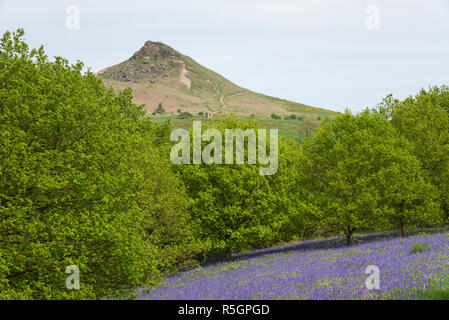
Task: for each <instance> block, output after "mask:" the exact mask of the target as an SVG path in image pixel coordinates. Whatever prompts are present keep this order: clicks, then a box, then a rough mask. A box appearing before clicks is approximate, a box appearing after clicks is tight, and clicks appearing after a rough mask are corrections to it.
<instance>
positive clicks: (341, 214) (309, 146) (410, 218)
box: [302, 110, 438, 245]
mask: <svg viewBox="0 0 449 320" xmlns="http://www.w3.org/2000/svg"><path fill="white" fill-rule="evenodd" d="M408 149H409V144H408V142H407V140H406V139H404V138H403V137H401V136H400V135H399V134H398V133H397V132H396V130H395V129H394V127H393V126H392V125H391V123H390V122H389V121H388V120H387V119H386V118H385V117H383V116H382V115H380V114H378V113H376V112H370V111H368V110H366V111H364V112H362V113H361V114H359V115H356V116H354V115H352V114H350V113H349V112H346V113H344V114H342V115H339V116H337V117H336V121H335V122H325V123H324V124H323V125H322V127H321V128H320V130H319V131H318V133H317V135H316V136H315V137H313V138H312V139H309V140H307V141H306V143H305V157H306V159H307V161H306V162H305V163H304V167H303V169H302V170H304V171H303V172H304V174H305V177H306V179H305V187H308V188H310V191H311V193H312V194H314V197H312V198H311V200H312V203H314V204H315V205H316V206H317V207H319V208H321V209H322V212H321V215H322V216H321V219H320V221H321V225H320V228H321V229H322V230H323V231H324V232H328V233H332V232H341V233H343V234H344V236H345V237H346V239H347V244H348V245H352V244H353V242H354V232H356V231H367V230H376V229H381V228H385V227H387V226H388V223H390V222H391V221H396V222H400V221H401V219H402V221H404V223H405V221H406V222H408V223H417V222H418V221H417V219H414V218H415V217H416V216H418V215H419V212H422V211H423V210H424V211H426V214H427V218H429V219H424V218H423V219H421V220H420V222H423V220H425V222H431V221H434V220H435V219H430V217H432V218H433V217H434V215H438V211H433V210H432V209H433V208H434V206H433V203H432V201H431V200H429V201H430V202H429V203H428V204H427V205H424V206H422V205H421V202H426V201H428V199H426V196H428V195H429V194H431V192H430V191H431V190H432V189H431V187H430V186H429V185H428V184H427V183H426V182H425V179H424V177H423V176H422V171H421V170H420V166H419V162H418V160H417V159H416V158H415V157H414V156H413V155H411V154H410V152H409V151H408ZM404 186H407V189H405V190H404V189H401V188H402V187H404ZM423 191H425V192H423ZM423 207H424V208H423ZM404 210H405V211H404Z"/></svg>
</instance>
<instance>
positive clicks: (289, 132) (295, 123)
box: [154, 115, 321, 143]
mask: <svg viewBox="0 0 449 320" xmlns="http://www.w3.org/2000/svg"><path fill="white" fill-rule="evenodd" d="M238 118H241V119H252V120H254V121H257V122H258V123H259V124H260V127H261V128H263V129H267V130H268V129H278V130H279V136H282V137H286V138H288V139H292V140H295V141H297V142H298V143H301V142H302V141H303V139H304V138H305V137H307V135H311V134H313V133H314V132H315V131H316V130H318V128H319V126H320V123H321V121H318V120H316V119H314V118H312V119H305V120H303V121H300V120H285V119H260V118H257V117H238ZM154 120H155V121H157V122H160V123H162V122H165V121H167V120H170V121H171V125H172V127H173V128H182V129H186V130H188V129H189V128H191V126H192V122H193V121H198V120H201V121H203V122H210V121H214V119H213V120H208V119H204V117H203V116H198V115H195V116H192V117H191V118H190V119H180V118H178V117H177V116H157V117H155V118H154ZM215 120H216V119H215Z"/></svg>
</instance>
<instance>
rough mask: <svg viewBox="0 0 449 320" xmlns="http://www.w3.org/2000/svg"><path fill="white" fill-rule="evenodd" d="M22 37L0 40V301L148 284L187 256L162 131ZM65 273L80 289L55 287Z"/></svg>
mask: <svg viewBox="0 0 449 320" xmlns="http://www.w3.org/2000/svg"><path fill="white" fill-rule="evenodd" d="M23 34H24V33H23V30H18V31H17V32H16V33H14V34H11V33H10V32H7V33H5V35H4V36H3V38H2V39H1V42H0V70H1V72H0V299H1V298H2V299H69V298H76V299H87V298H88V299H91V298H96V297H101V296H106V295H111V294H117V293H118V292H119V291H123V289H125V288H132V287H134V286H137V285H141V284H151V283H155V282H156V281H157V280H158V279H159V278H160V276H161V274H162V273H164V272H166V271H168V270H169V269H170V268H171V267H173V266H176V265H181V264H183V263H184V262H186V260H189V259H191V258H192V254H194V252H195V250H194V247H195V243H194V240H193V239H192V237H191V230H190V225H189V221H190V217H189V214H188V212H187V207H188V205H189V200H188V198H186V197H185V196H184V194H185V193H184V192H183V191H182V190H183V186H182V184H181V183H180V182H179V180H178V179H177V178H176V176H175V175H174V173H173V172H172V170H171V168H172V167H171V163H170V162H169V160H168V159H167V156H166V154H167V153H166V147H164V146H163V145H162V144H161V143H160V137H161V135H163V134H165V133H163V131H165V130H166V129H165V127H164V126H162V127H159V126H158V125H156V124H154V123H153V122H151V121H150V120H148V119H145V118H144V110H143V109H142V107H141V106H136V105H135V104H133V103H132V95H131V91H130V90H125V91H123V92H121V93H119V94H118V95H115V94H114V92H113V91H112V89H110V90H108V89H106V88H105V87H104V85H103V83H102V82H101V80H100V79H98V78H96V77H95V76H94V74H93V73H91V72H90V71H88V72H87V73H82V69H83V64H82V63H81V62H78V63H77V64H75V65H69V64H68V62H67V61H66V60H65V59H63V58H60V57H56V58H55V61H53V62H51V61H49V60H48V58H47V56H46V55H45V54H44V50H43V48H40V49H38V50H34V49H33V50H30V49H29V48H28V46H27V44H26V43H25V42H24V41H23V40H22V37H23ZM164 148H165V149H164ZM183 248H189V250H190V248H192V250H190V251H189V254H187V253H186V252H184V249H183ZM190 253H192V254H190ZM192 259H193V258H192ZM69 265H77V266H78V267H79V269H80V273H81V289H80V290H72V291H69V290H67V289H66V287H65V280H66V277H67V276H68V275H67V274H65V268H66V267H67V266H69Z"/></svg>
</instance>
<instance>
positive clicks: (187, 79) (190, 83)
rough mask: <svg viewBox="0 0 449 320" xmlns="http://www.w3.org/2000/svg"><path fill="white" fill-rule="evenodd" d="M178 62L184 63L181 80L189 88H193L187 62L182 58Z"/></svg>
mask: <svg viewBox="0 0 449 320" xmlns="http://www.w3.org/2000/svg"><path fill="white" fill-rule="evenodd" d="M178 62H179V63H181V65H182V69H181V75H180V76H179V81H181V83H182V84H184V85H185V86H186V87H187V89H189V90H190V89H191V88H192V80H191V79H190V78H188V77H187V76H186V75H187V73H189V71H188V70H187V69H186V63H185V62H184V61H182V60H179V61H178Z"/></svg>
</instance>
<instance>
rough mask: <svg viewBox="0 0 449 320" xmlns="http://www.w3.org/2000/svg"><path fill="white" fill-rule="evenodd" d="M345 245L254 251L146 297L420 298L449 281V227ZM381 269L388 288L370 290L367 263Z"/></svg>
mask: <svg viewBox="0 0 449 320" xmlns="http://www.w3.org/2000/svg"><path fill="white" fill-rule="evenodd" d="M361 239H362V242H363V243H361V244H359V245H357V246H353V247H342V246H341V244H339V243H336V242H335V239H324V240H312V241H306V242H303V243H299V244H290V245H286V246H279V247H275V248H270V249H265V250H260V251H254V252H249V253H245V254H241V255H240V256H237V257H235V259H234V261H231V262H218V263H216V264H210V265H208V266H203V267H200V268H198V269H195V270H193V271H186V272H181V273H178V274H177V275H175V276H173V277H171V278H168V279H166V280H165V281H164V282H163V283H162V284H161V285H159V286H157V287H154V288H153V289H152V290H147V289H140V290H139V293H140V296H139V299H186V300H191V299H244V300H246V299H313V300H317V299H401V300H403V299H416V298H417V297H420V294H422V293H423V292H427V291H428V290H431V289H435V290H438V289H439V288H441V287H444V286H445V285H446V284H447V283H448V281H449V233H436V234H430V235H426V234H422V235H414V236H410V237H406V238H390V239H381V240H376V239H371V240H370V239H369V236H368V237H365V238H363V237H362V238H361ZM369 265H376V266H378V267H379V270H380V289H379V290H376V289H374V290H368V289H367V288H366V285H365V281H366V279H367V278H368V276H369V274H365V270H366V268H367V267H368V266H369Z"/></svg>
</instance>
